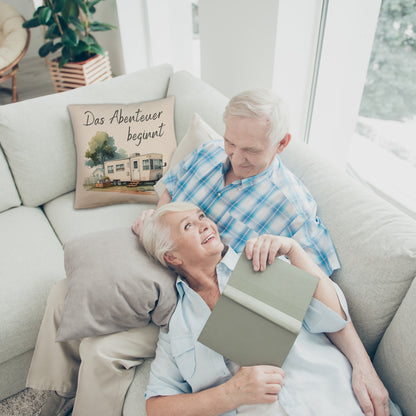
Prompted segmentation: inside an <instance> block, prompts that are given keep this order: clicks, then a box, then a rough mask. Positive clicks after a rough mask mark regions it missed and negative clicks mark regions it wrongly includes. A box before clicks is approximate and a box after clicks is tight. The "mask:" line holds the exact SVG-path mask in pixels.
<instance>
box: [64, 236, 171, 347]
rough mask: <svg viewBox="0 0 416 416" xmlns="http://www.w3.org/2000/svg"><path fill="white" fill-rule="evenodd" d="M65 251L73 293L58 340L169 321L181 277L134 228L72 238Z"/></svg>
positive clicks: (70, 290) (162, 325) (164, 325)
mask: <svg viewBox="0 0 416 416" xmlns="http://www.w3.org/2000/svg"><path fill="white" fill-rule="evenodd" d="M64 255H65V270H66V274H67V278H68V292H67V295H66V297H65V301H64V307H63V313H62V320H61V324H60V327H59V330H58V333H57V337H56V340H57V341H65V340H69V339H80V338H85V337H90V336H97V335H105V334H110V333H113V332H119V331H122V330H127V329H132V328H137V327H143V326H146V325H147V324H148V323H149V322H153V323H154V324H156V325H158V326H161V327H166V326H167V325H168V322H169V319H170V316H171V315H172V313H173V311H174V309H175V306H176V299H177V294H176V287H175V284H176V275H175V273H174V272H173V271H171V270H169V269H166V268H165V267H163V266H161V265H159V264H156V263H155V262H153V261H152V260H151V259H150V258H149V256H148V255H147V254H146V252H145V251H144V249H143V247H142V245H141V243H140V241H139V239H138V238H137V236H135V235H134V234H133V232H132V231H131V230H130V228H117V229H113V230H106V231H100V232H96V233H91V234H88V235H85V236H83V237H79V238H76V239H74V240H71V241H69V242H67V243H66V244H65V245H64Z"/></svg>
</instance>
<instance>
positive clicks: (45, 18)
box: [39, 7, 52, 25]
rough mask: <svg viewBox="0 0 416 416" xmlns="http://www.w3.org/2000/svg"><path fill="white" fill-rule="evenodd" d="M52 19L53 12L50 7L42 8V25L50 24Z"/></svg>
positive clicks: (40, 11) (40, 19) (40, 15)
mask: <svg viewBox="0 0 416 416" xmlns="http://www.w3.org/2000/svg"><path fill="white" fill-rule="evenodd" d="M51 17H52V10H51V9H50V8H49V7H42V9H41V10H39V21H40V23H41V24H42V25H46V24H48V22H49V20H50V18H51Z"/></svg>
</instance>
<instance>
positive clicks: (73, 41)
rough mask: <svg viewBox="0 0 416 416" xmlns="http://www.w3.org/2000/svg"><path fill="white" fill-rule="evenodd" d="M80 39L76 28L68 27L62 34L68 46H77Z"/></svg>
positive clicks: (63, 40)
mask: <svg viewBox="0 0 416 416" xmlns="http://www.w3.org/2000/svg"><path fill="white" fill-rule="evenodd" d="M78 41H79V38H78V34H77V32H75V30H72V29H70V28H67V29H66V30H65V32H64V34H63V36H62V42H63V43H64V44H65V45H67V46H75V45H77V43H78Z"/></svg>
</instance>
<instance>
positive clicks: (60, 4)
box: [53, 0, 65, 13]
mask: <svg viewBox="0 0 416 416" xmlns="http://www.w3.org/2000/svg"><path fill="white" fill-rule="evenodd" d="M64 5H65V0H53V9H54V11H55V13H60V12H61V11H62V9H63V8H64Z"/></svg>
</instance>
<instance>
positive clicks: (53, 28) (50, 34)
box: [44, 22, 61, 39]
mask: <svg viewBox="0 0 416 416" xmlns="http://www.w3.org/2000/svg"><path fill="white" fill-rule="evenodd" d="M60 35H61V34H60V33H59V29H58V25H57V24H56V23H55V22H54V23H52V24H51V25H50V26H49V27H48V30H47V31H46V32H45V35H44V38H45V39H55V38H57V37H58V36H60Z"/></svg>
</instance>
